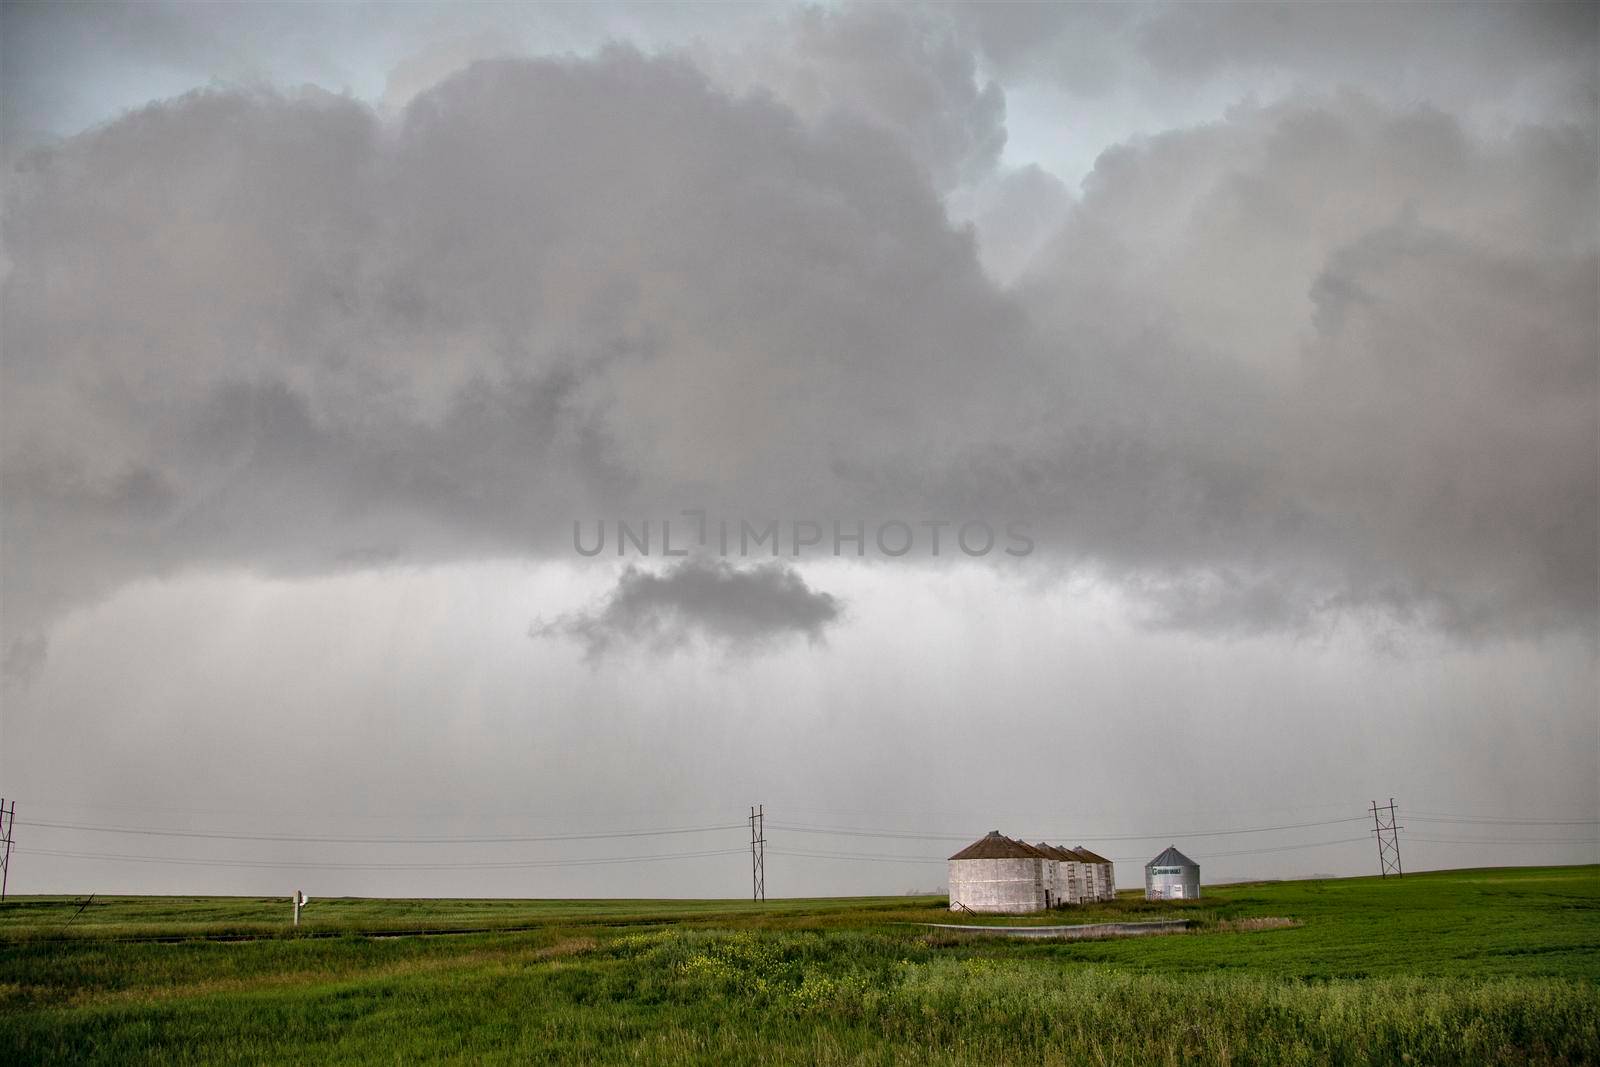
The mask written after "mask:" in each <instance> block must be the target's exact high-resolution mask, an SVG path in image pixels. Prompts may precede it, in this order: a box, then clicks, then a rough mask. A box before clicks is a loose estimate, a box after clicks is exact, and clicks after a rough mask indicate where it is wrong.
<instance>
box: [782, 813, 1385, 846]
mask: <svg viewBox="0 0 1600 1067" xmlns="http://www.w3.org/2000/svg"><path fill="white" fill-rule="evenodd" d="M1365 821H1366V816H1365V815H1352V816H1349V817H1348V818H1343V819H1322V820H1319V821H1316V822H1298V823H1284V824H1282V825H1279V826H1247V827H1239V828H1236V829H1229V830H1181V831H1168V832H1166V833H1149V834H1114V835H1113V834H1102V835H1089V836H1086V835H1081V834H1071V833H1047V834H1043V835H1042V836H1044V837H1062V838H1066V837H1070V838H1072V839H1073V840H1075V841H1154V840H1157V839H1170V838H1180V837H1181V838H1190V837H1229V836H1232V835H1235V834H1264V833H1270V832H1273V831H1277V830H1303V829H1307V828H1309V827H1314V826H1337V825H1339V824H1341V823H1350V822H1365ZM772 828H773V829H774V830H788V831H790V832H792V833H800V834H833V835H837V836H840V837H882V838H890V839H901V840H907V841H967V840H970V839H971V837H972V833H971V831H967V832H965V833H958V834H945V833H931V832H925V831H920V830H884V829H867V828H854V827H842V826H797V825H794V824H792V823H773V824H772Z"/></svg>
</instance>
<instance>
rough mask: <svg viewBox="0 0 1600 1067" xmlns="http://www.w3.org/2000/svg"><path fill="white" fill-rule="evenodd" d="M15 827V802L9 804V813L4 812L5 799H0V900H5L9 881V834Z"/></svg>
mask: <svg viewBox="0 0 1600 1067" xmlns="http://www.w3.org/2000/svg"><path fill="white" fill-rule="evenodd" d="M16 825H17V802H16V801H15V800H13V801H12V802H11V811H10V812H9V813H8V812H7V811H6V799H5V797H0V842H3V845H0V848H3V849H4V851H3V852H0V900H4V899H6V883H7V882H9V881H11V834H12V831H13V830H15V829H16Z"/></svg>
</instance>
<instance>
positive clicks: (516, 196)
mask: <svg viewBox="0 0 1600 1067" xmlns="http://www.w3.org/2000/svg"><path fill="white" fill-rule="evenodd" d="M899 17H901V16H898V15H894V14H891V13H886V12H875V11H872V10H867V11H852V12H846V13H842V14H824V13H819V12H808V13H802V14H800V15H798V16H796V17H795V19H794V20H793V21H792V23H791V24H790V30H789V31H787V32H790V33H792V34H793V35H794V40H795V41H796V42H797V43H796V45H795V47H794V48H793V49H792V50H791V53H790V54H791V55H792V57H793V58H792V64H793V66H792V69H790V70H789V72H788V73H787V74H782V73H781V72H780V74H781V76H780V77H779V78H778V82H779V84H777V87H776V88H775V89H773V90H770V91H769V90H767V89H765V88H761V87H759V86H754V85H746V86H744V87H742V88H741V87H740V85H741V84H742V83H740V84H735V83H738V82H739V79H738V78H732V77H731V76H730V75H728V74H727V71H726V70H722V71H720V72H719V73H717V74H716V75H715V76H708V75H707V74H705V73H703V72H702V70H701V69H700V68H699V67H698V66H697V65H696V62H695V61H694V60H693V59H692V58H690V57H689V56H687V55H686V54H682V53H680V54H676V55H673V56H667V57H660V56H656V57H652V56H647V55H645V54H642V53H640V52H638V51H635V50H632V49H628V48H610V49H607V50H604V51H603V52H601V53H600V54H598V55H597V56H595V57H593V58H566V59H533V60H512V59H506V60H493V61H485V62H478V63H475V64H473V65H472V66H470V67H469V68H468V69H466V70H464V71H462V72H459V73H457V74H455V75H453V76H451V77H448V78H446V79H445V80H444V81H442V82H441V83H439V84H437V85H435V86H434V87H433V88H431V89H428V90H426V91H424V92H422V93H420V94H419V95H417V96H416V97H414V98H413V99H412V100H411V101H410V103H409V104H408V105H407V106H406V107H405V108H404V110H403V111H402V112H401V113H399V114H398V115H397V116H395V117H393V118H389V117H385V115H384V114H382V113H380V112H379V111H377V110H375V109H374V108H372V107H369V106H367V105H365V104H362V103H360V102H358V101H356V100H354V99H352V98H350V97H348V96H340V95H332V94H328V93H324V92H321V91H319V90H315V89H305V90H299V91H294V92H284V91H276V90H266V89H260V90H227V89H211V90H200V91H196V92H194V93H191V94H189V95H186V96H183V97H181V98H178V99H174V100H168V101H162V102H155V103H151V104H149V105H148V106H145V107H142V108H140V109H138V110H135V111H133V112H130V113H129V114H127V115H125V116H123V117H121V118H118V119H116V120H114V121H112V122H109V123H107V124H105V125H104V126H101V127H99V128H96V129H92V130H89V131H87V132H85V133H82V134H79V135H77V136H74V137H71V138H68V139H66V140H64V141H62V142H60V143H58V144H55V145H53V146H50V147H48V148H44V149H40V150H37V151H34V152H32V153H30V154H28V155H26V156H25V157H24V158H23V159H22V160H21V161H20V162H19V163H18V164H17V166H16V168H15V170H14V173H13V174H12V178H11V181H10V182H9V189H8V193H7V198H6V207H5V219H4V227H5V229H4V237H5V247H6V254H7V256H8V257H9V260H10V269H9V272H8V274H7V276H6V280H5V285H4V294H3V302H4V314H5V321H6V338H5V340H6V345H5V361H4V365H3V369H0V373H3V376H4V399H3V404H4V411H5V416H6V417H5V420H4V429H3V430H0V434H3V437H0V442H3V445H4V470H3V478H4V480H3V492H4V503H5V507H4V514H3V517H0V523H3V531H0V532H3V535H4V538H3V553H4V555H3V559H0V574H3V582H4V588H3V592H4V595H5V598H6V602H7V613H6V619H5V627H6V639H7V641H8V642H10V641H16V640H19V639H27V640H29V641H36V640H37V635H38V634H39V633H42V632H43V631H45V630H47V629H48V627H49V625H50V622H51V620H52V619H54V618H56V617H58V615H59V614H60V612H61V611H63V610H65V609H66V608H69V607H72V606H74V605H80V604H84V603H89V602H93V601H95V600H96V599H97V598H101V597H103V596H105V595H106V594H107V593H108V592H110V591H111V590H114V589H116V588H118V587H119V586H120V585H122V584H124V583H126V582H128V581H131V580H135V579H138V578H141V577H146V576H152V575H164V574H176V573H182V572H185V571H189V570H195V569H205V568H208V567H241V566H242V567H246V568H250V569H254V570H258V571H261V572H265V573H282V574H315V573H326V572H330V571H338V570H344V569H349V568H351V567H359V566H363V565H367V564H370V563H371V562H373V561H380V562H381V561H396V560H401V561H405V560H410V561H429V560H452V559H481V558H498V557H515V556H523V557H528V558H550V557H552V556H559V555H565V554H567V553H566V550H565V545H564V540H563V537H562V532H563V531H564V530H565V529H567V527H568V525H569V524H570V522H571V521H572V520H573V519H574V518H575V517H578V516H582V515H592V514H596V513H610V514H634V515H640V514H644V515H648V514H658V515H659V514H673V513H676V511H677V510H678V509H679V508H681V507H685V506H700V507H708V508H711V509H714V510H720V511H722V512H725V513H730V514H736V515H751V516H760V515H769V516H770V515H779V514H806V515H816V516H819V517H830V516H841V515H843V516H851V517H855V516H860V517H862V518H864V519H866V520H867V521H872V520H874V519H880V520H881V519H882V518H885V517H893V516H896V515H906V514H910V515H933V516H941V515H951V516H957V517H961V518H966V517H983V518H987V519H989V520H990V521H991V522H997V523H998V522H1005V521H1010V520H1013V519H1015V520H1020V521H1026V522H1028V523H1029V524H1030V526H1031V528H1032V529H1033V530H1034V531H1035V532H1036V538H1037V542H1038V545H1039V549H1040V555H1041V558H1043V559H1044V560H1046V561H1053V562H1054V563H1056V564H1058V568H1057V569H1056V570H1055V571H1054V572H1053V573H1060V574H1070V573H1074V572H1086V573H1092V574H1095V575H1098V576H1101V577H1104V578H1106V579H1108V580H1111V581H1113V582H1115V583H1117V584H1118V585H1119V586H1120V587H1122V588H1124V589H1125V590H1127V591H1128V592H1129V593H1130V594H1132V595H1133V596H1134V597H1135V598H1136V599H1137V600H1139V601H1141V602H1143V603H1144V604H1146V605H1147V607H1148V613H1149V619H1150V620H1151V621H1152V622H1154V623H1157V624H1159V625H1173V626H1181V627H1186V628H1194V629H1200V630H1211V629H1215V630H1218V631H1221V632H1233V631H1236V630H1239V629H1247V630H1263V629H1264V630H1290V631H1295V632H1301V631H1304V630H1306V629H1308V628H1315V627H1318V626H1323V625H1327V624H1329V622H1330V620H1335V621H1336V620H1339V619H1343V618H1359V619H1365V618H1369V617H1381V618H1382V619H1383V620H1386V622H1385V624H1386V625H1389V624H1400V625H1405V626H1413V625H1414V626H1422V627H1427V628H1437V629H1440V630H1443V631H1445V632H1449V633H1452V634H1458V635H1468V636H1477V635H1494V634H1513V633H1534V632H1540V631H1543V630H1547V629H1551V628H1558V629H1561V628H1569V627H1572V626H1584V625H1592V622H1593V619H1594V617H1595V610H1596V598H1597V593H1596V585H1597V579H1596V561H1595V554H1594V550H1593V547H1594V544H1595V543H1596V529H1597V523H1596V491H1595V485H1596V478H1597V472H1596V451H1597V445H1596V441H1597V428H1596V426H1597V416H1596V410H1595V405H1594V403H1593V398H1594V390H1595V383H1596V350H1597V336H1596V318H1595V302H1594V292H1595V288H1596V247H1597V239H1596V233H1595V207H1594V205H1595V200H1596V186H1597V182H1596V166H1595V157H1596V145H1595V135H1594V129H1593V126H1592V124H1591V125H1589V126H1587V127H1584V126H1581V125H1577V124H1570V123H1568V122H1566V121H1565V120H1563V119H1561V118H1559V117H1557V118H1553V119H1552V120H1551V121H1550V122H1548V123H1546V124H1540V123H1537V122H1525V123H1522V124H1520V125H1517V126H1516V127H1514V128H1511V129H1509V130H1505V131H1502V132H1499V133H1485V132H1481V131H1476V130H1475V129H1473V128H1471V127H1469V126H1468V125H1466V124H1464V123H1463V122H1462V121H1460V120H1459V119H1457V118H1456V117H1454V116H1452V115H1450V114H1448V113H1446V112H1444V111H1441V110H1439V109H1438V108H1436V107H1432V106H1408V107H1397V106H1394V105H1393V104H1390V103H1386V102H1384V101H1382V100H1379V99H1374V98H1371V97H1368V96H1365V95H1362V94H1360V93H1356V92H1351V91H1343V92H1337V93H1332V94H1319V93H1307V94H1297V95H1291V96H1289V97H1287V98H1285V99H1283V100H1281V101H1279V102H1277V103H1273V104H1268V105H1252V104H1248V103H1245V104H1240V105H1238V106H1236V107H1234V108H1233V109H1231V110H1230V111H1229V112H1228V113H1227V114H1226V115H1225V117H1223V118H1222V119H1220V120H1218V121H1215V122H1211V123H1208V124H1205V125H1202V126H1197V127H1193V128H1186V129H1177V130H1172V131H1169V132H1167V133H1163V134H1161V135H1159V136H1156V137H1149V138H1138V139H1134V140H1132V141H1130V142H1128V143H1125V144H1122V145H1118V146H1113V147H1111V148H1108V149H1107V150H1106V151H1105V152H1104V154H1103V155H1102V156H1101V157H1100V159H1099V162H1098V164H1097V165H1096V167H1095V169H1094V171H1093V173H1092V174H1091V175H1090V176H1089V178H1088V180H1087V181H1086V182H1085V183H1084V187H1083V189H1082V191H1081V194H1080V195H1077V196H1075V197H1070V196H1069V194H1067V193H1065V192H1063V191H1062V190H1061V189H1060V188H1059V186H1058V185H1056V184H1052V181H1051V179H1049V177H1048V176H1047V175H1045V174H1043V173H1038V174H1031V175H1028V176H1026V177H1025V178H1019V179H1018V181H1020V182H1021V183H1022V184H1023V185H1027V186H1029V187H1030V188H1031V187H1037V189H1038V190H1042V191H1043V192H1042V193H1041V194H1040V195H1042V196H1044V198H1045V199H1044V200H1042V201H1038V203H1046V202H1048V204H1049V208H1048V210H1045V211H1043V212H1042V213H1038V214H1036V217H1037V218H1038V219H1039V220H1040V224H1041V225H1043V224H1054V223H1055V222H1056V221H1057V220H1059V226H1058V228H1057V229H1056V230H1055V232H1054V233H1053V234H1039V235H1037V236H1036V237H1035V238H1034V239H1031V240H1030V239H1029V235H1028V234H1027V232H1026V230H1027V227H1026V226H1023V227H1022V230H1023V232H1022V233H1017V232H1012V233H1010V234H1009V235H1008V234H1007V232H1006V230H1005V225H1004V222H1005V220H1004V219H1003V218H998V219H992V220H988V221H986V222H985V223H984V225H985V228H986V229H987V231H988V232H989V233H990V234H991V235H993V236H992V239H994V240H999V241H1001V242H1002V243H1003V242H1006V241H1010V242H1012V244H1013V245H1015V246H1016V248H1018V249H1020V251H1014V252H1010V253H1006V256H1007V257H1009V261H1011V262H1013V264H1014V265H1015V264H1020V263H1021V262H1023V261H1026V262H1028V263H1029V264H1030V266H1029V268H1028V270H1027V271H1026V272H1025V273H1023V274H1022V275H1021V276H1020V277H1019V278H1018V280H1017V281H1016V282H1015V284H1014V285H1012V286H1009V287H1002V286H1001V285H1000V284H998V283H997V282H996V281H995V280H994V279H993V278H992V277H991V276H990V274H989V273H987V272H986V271H985V269H984V267H983V266H982V261H981V258H980V242H981V241H983V239H984V238H983V236H982V234H981V233H979V232H977V231H974V230H973V229H971V228H969V227H965V226H961V225H958V224H955V223H953V222H952V221H951V219H950V216H949V213H948V212H947V207H946V203H945V201H944V200H943V199H942V198H941V195H940V188H941V186H942V185H947V184H949V183H952V182H959V181H963V180H969V179H970V180H988V179H980V178H972V175H973V174H975V173H982V172H988V171H991V170H992V168H993V166H994V157H995V153H996V152H997V151H998V144H999V143H1001V141H1003V132H1004V129H1003V125H1002V124H1001V121H1002V118H1003V115H1004V109H1003V100H1001V99H1000V98H999V97H998V96H997V95H996V92H991V89H990V87H987V86H985V85H983V84H980V82H979V80H978V78H977V75H976V73H975V70H976V68H975V66H974V59H973V57H974V56H975V55H976V54H977V49H978V46H977V45H975V44H971V45H965V46H963V45H962V44H961V43H960V39H959V38H957V37H954V36H951V34H952V33H954V31H953V30H951V29H950V28H949V27H948V26H945V27H944V28H943V29H938V28H937V27H938V25H943V24H937V23H935V22H929V23H928V24H927V25H928V26H931V27H934V28H931V29H926V31H925V33H924V35H923V36H920V37H917V38H916V39H915V40H914V41H913V42H912V43H911V44H907V45H905V47H906V48H907V49H909V51H906V52H905V53H904V54H901V53H900V52H896V51H893V50H891V51H890V52H889V54H888V55H887V58H886V59H885V65H886V67H887V69H888V70H889V72H890V73H888V74H885V75H884V77H883V78H882V79H880V80H879V81H873V80H872V79H870V78H866V77H865V75H862V76H861V77H858V78H855V79H854V80H852V79H851V78H844V77H839V78H834V77H831V76H830V75H829V72H838V71H841V70H850V71H856V72H857V73H858V74H859V73H860V72H863V71H867V70H869V69H873V68H871V63H872V61H873V59H874V58H875V57H876V56H878V54H879V52H880V51H881V50H878V49H875V48H873V47H871V44H872V42H873V41H875V40H878V39H879V37H880V36H882V35H883V34H885V33H887V32H888V31H887V30H886V29H885V28H884V25H883V23H884V21H885V20H890V19H894V18H899ZM963 47H965V48H966V49H967V51H963V50H962V49H963ZM707 62H708V65H714V64H710V63H709V61H707ZM727 62H733V61H732V60H728V61H727ZM894 71H901V72H909V71H920V72H923V73H922V76H923V77H924V79H932V80H925V81H923V82H917V81H916V80H915V79H912V80H911V81H907V82H902V81H897V80H896V78H897V76H896V75H894V73H893V72H894ZM752 77H753V75H752ZM808 85H809V86H812V87H813V88H816V89H817V92H819V93H821V94H822V95H820V96H817V95H815V94H813V95H812V96H807V94H806V93H805V92H802V89H803V88H804V87H805V86H808ZM824 85H826V86H827V90H826V92H822V90H821V88H819V87H820V86H824ZM886 85H887V86H888V88H887V89H885V86H886ZM796 86H799V87H800V88H797V87H796ZM896 86H900V88H899V89H897V88H895V87H896ZM902 90H903V91H902ZM835 94H842V95H838V97H837V98H836V95H835ZM897 123H898V124H899V127H900V128H901V130H902V134H903V135H901V136H894V137H885V136H883V131H884V130H885V129H886V128H888V127H890V126H895V125H896V124H897ZM963 175H966V176H967V177H966V178H963V177H962V176H963ZM1063 197H1069V199H1068V202H1066V203H1063V202H1062V198H1063ZM1035 199H1036V198H1035ZM1035 199H1030V198H1029V197H1023V200H1025V201H1027V203H1028V204H1029V205H1032V206H1031V207H1029V208H1028V210H1034V208H1035V207H1037V203H1035ZM1014 269H1017V270H1020V266H1015V268H1014ZM1041 580H1042V581H1046V582H1048V581H1050V580H1051V579H1050V578H1049V577H1047V576H1046V575H1045V572H1043V571H1042V572H1041ZM28 647H29V648H34V647H36V646H34V645H29V646H28ZM25 658H26V659H28V660H29V661H30V662H31V661H33V660H35V659H36V658H37V657H36V656H33V655H30V656H29V657H25Z"/></svg>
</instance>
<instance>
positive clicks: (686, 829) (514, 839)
mask: <svg viewBox="0 0 1600 1067" xmlns="http://www.w3.org/2000/svg"><path fill="white" fill-rule="evenodd" d="M21 824H22V825H23V826H39V827H50V828H52V829H57V830H85V831H90V832H93V833H104V834H143V835H146V836H151V837H197V838H206V839H208V840H219V841H285V842H291V843H295V844H331V845H476V844H516V843H519V842H534V841H595V840H600V839H610V838H623V837H664V836H667V835H669V834H704V833H711V832H713V831H716V830H737V829H740V828H741V827H742V826H743V824H742V823H723V824H722V825H719V826H678V827H671V828H668V829H662V830H617V831H605V832H597V833H587V834H531V835H524V834H511V835H493V836H482V837H323V836H304V835H298V834H240V833H234V834H227V833H221V832H217V831H210V830H169V829H151V828H143V827H134V826H92V825H88V824H84V823H65V822H46V821H44V820H28V819H23V820H22V821H21Z"/></svg>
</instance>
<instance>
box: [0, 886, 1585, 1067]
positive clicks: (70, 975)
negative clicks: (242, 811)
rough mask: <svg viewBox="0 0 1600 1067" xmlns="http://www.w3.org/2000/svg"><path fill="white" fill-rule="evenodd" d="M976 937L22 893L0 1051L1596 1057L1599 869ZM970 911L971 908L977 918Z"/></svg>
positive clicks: (478, 903)
mask: <svg viewBox="0 0 1600 1067" xmlns="http://www.w3.org/2000/svg"><path fill="white" fill-rule="evenodd" d="M1206 894H1207V895H1206V897H1205V899H1203V900H1201V901H1156V902H1151V901H1146V900H1144V899H1143V895H1142V892H1141V891H1140V890H1127V891H1124V892H1122V893H1120V894H1119V896H1118V898H1117V899H1116V900H1114V901H1109V902H1103V903H1099V904H1093V905H1087V906H1084V907H1080V908H1073V909H1069V910H1064V911H1062V910H1058V911H1053V912H1049V913H1043V914H1036V915H1030V916H1026V917H1022V918H1017V917H1006V916H985V917H983V918H982V919H974V920H971V921H972V922H973V923H975V924H980V925H981V924H991V923H992V924H1008V925H1048V924H1059V923H1078V922H1103V921H1145V920H1152V919H1163V918H1183V919H1188V920H1190V921H1191V924H1192V925H1191V930H1190V931H1189V932H1186V933H1180V934H1171V935H1163V936H1149V937H1138V938H1128V939H1106V940H1086V941H1055V940H1050V939H1029V940H1021V939H1018V940H1012V939H1007V938H1002V937H973V936H968V935H965V934H963V933H961V932H959V931H951V930H945V929H935V928H933V927H932V926H931V925H925V924H936V923H948V922H951V921H952V917H951V913H950V912H949V911H948V910H947V907H946V902H945V899H944V898H942V897H917V898H909V897H882V898H852V899H816V900H782V901H769V902H766V903H762V904H755V903H750V902H736V901H679V900H661V901H641V900H585V901H538V900H338V899H334V900H314V901H313V903H312V904H311V905H310V906H308V907H307V908H306V910H305V912H304V913H303V916H302V925H301V926H300V928H299V929H298V930H295V929H293V928H292V927H290V925H289V910H288V904H287V899H286V898H284V899H279V898H270V899H248V898H192V899H188V898H176V897H161V898H139V897H115V898H109V899H99V898H97V899H95V900H94V901H93V902H92V903H90V904H88V906H87V907H84V906H83V905H84V898H81V897H80V898H42V897H31V898H30V897H24V898H20V899H15V900H12V901H8V902H7V903H6V904H5V905H4V906H3V908H0V1062H6V1063H44V1062H77V1063H107V1064H110V1063H116V1064H139V1063H194V1064H211V1063H378V1062H382V1063H399V1062H408V1063H411V1062H459V1063H500V1062H505V1063H510V1062H517V1063H524V1062H534V1063H537V1062H585V1063H667V1062H670V1063H708V1064H709V1063H728V1062H736V1063H737V1062H745V1063H753V1062H761V1063H765V1064H813V1063H881V1064H900V1063H904V1064H911V1063H917V1064H924V1063H936V1064H938V1063H947V1064H955V1063H1029V1064H1160V1063H1217V1064H1221V1063H1229V1064H1255V1063H1273V1064H1277V1063H1296V1064H1302V1063H1303V1064H1363V1063H1430V1064H1438V1063H1474V1064H1478V1063H1490V1064H1523V1063H1537V1064H1581V1063H1592V1062H1596V1061H1597V1060H1600V868H1596V867H1560V868H1507V869H1485V870H1463V871H1446V872H1436V873H1424V874H1409V875H1407V876H1406V877H1405V878H1404V879H1402V880H1395V879H1388V880H1379V879H1375V878H1358V879H1340V880H1326V881H1304V882H1268V883H1253V884H1242V885H1233V886H1207V887H1206ZM962 921H963V922H965V921H967V920H966V919H963V920H962Z"/></svg>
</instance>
